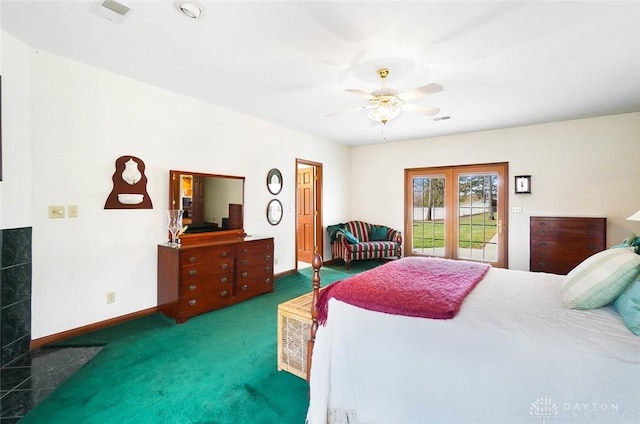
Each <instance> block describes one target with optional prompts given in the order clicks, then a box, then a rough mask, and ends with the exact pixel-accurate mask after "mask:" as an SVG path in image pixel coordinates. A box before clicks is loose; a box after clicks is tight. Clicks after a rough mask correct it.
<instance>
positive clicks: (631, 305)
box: [613, 278, 640, 336]
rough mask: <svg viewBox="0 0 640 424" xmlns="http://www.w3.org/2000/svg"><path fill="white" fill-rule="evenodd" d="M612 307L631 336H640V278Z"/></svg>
mask: <svg viewBox="0 0 640 424" xmlns="http://www.w3.org/2000/svg"><path fill="white" fill-rule="evenodd" d="M613 307H614V308H616V311H618V313H619V314H620V316H621V317H622V321H623V322H624V324H625V325H626V326H627V327H629V330H631V331H632V332H633V334H635V335H637V336H640V278H638V279H636V281H634V282H633V283H631V285H630V286H629V288H627V290H625V291H624V293H622V294H621V295H620V297H618V298H617V299H616V301H615V302H613Z"/></svg>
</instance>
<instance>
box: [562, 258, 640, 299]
mask: <svg viewBox="0 0 640 424" xmlns="http://www.w3.org/2000/svg"><path fill="white" fill-rule="evenodd" d="M638 274H640V255H637V254H636V253H634V252H633V250H632V249H625V248H617V249H608V250H603V251H602V252H598V253H596V254H595V255H592V256H590V257H588V258H587V259H585V260H584V261H583V262H582V263H581V264H580V265H578V266H577V267H575V268H574V269H572V270H571V272H569V274H567V276H566V277H565V278H564V281H563V282H562V303H563V305H564V307H565V308H570V309H595V308H600V307H602V306H605V305H608V304H609V303H611V302H613V301H614V300H616V298H617V297H618V296H620V294H621V293H622V292H623V291H624V290H625V289H626V288H627V287H628V286H629V285H630V284H631V283H632V282H633V280H635V278H636V277H637V276H638Z"/></svg>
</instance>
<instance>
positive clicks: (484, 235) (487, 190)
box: [457, 173, 500, 262]
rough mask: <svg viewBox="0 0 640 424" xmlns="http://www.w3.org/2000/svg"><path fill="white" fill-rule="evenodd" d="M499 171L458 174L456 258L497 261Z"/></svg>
mask: <svg viewBox="0 0 640 424" xmlns="http://www.w3.org/2000/svg"><path fill="white" fill-rule="evenodd" d="M497 205H498V174H497V173H487V174H466V175H459V176H458V213H457V215H458V216H457V220H458V237H457V239H458V242H457V251H458V255H457V257H458V258H459V259H472V260H476V261H485V262H497V260H498V223H499V222H500V220H499V217H498V210H497Z"/></svg>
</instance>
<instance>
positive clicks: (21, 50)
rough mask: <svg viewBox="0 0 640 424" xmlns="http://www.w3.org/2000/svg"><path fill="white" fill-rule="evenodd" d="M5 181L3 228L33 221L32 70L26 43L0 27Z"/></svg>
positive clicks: (0, 197) (0, 210)
mask: <svg viewBox="0 0 640 424" xmlns="http://www.w3.org/2000/svg"><path fill="white" fill-rule="evenodd" d="M0 52H1V54H0V75H2V182H0V228H3V229H8V228H22V227H30V226H31V225H32V218H31V210H32V207H31V199H32V193H31V179H32V176H31V143H30V128H31V126H30V119H31V117H30V113H29V110H30V109H29V108H30V96H29V92H30V74H29V63H30V60H31V53H30V51H29V50H28V48H27V46H26V45H25V44H23V43H21V42H19V41H18V40H16V39H15V38H14V37H12V36H10V35H9V34H6V33H5V32H4V31H1V30H0Z"/></svg>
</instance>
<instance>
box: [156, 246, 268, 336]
mask: <svg viewBox="0 0 640 424" xmlns="http://www.w3.org/2000/svg"><path fill="white" fill-rule="evenodd" d="M273 252H274V247H273V238H271V237H268V238H249V237H247V238H244V239H242V238H241V239H232V240H221V241H215V242H210V243H199V244H196V245H187V246H181V247H179V248H173V247H170V246H167V245H159V246H158V311H160V312H162V313H163V314H165V315H166V316H169V317H173V318H174V319H175V320H176V322H178V323H182V322H185V321H186V320H187V319H189V318H190V317H192V316H194V315H198V314H202V313H205V312H209V311H213V310H215V309H219V308H223V307H226V306H230V305H233V304H235V303H238V302H241V301H244V300H247V299H249V298H250V297H254V296H258V295H260V294H264V293H269V292H273V289H274V276H273Z"/></svg>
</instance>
